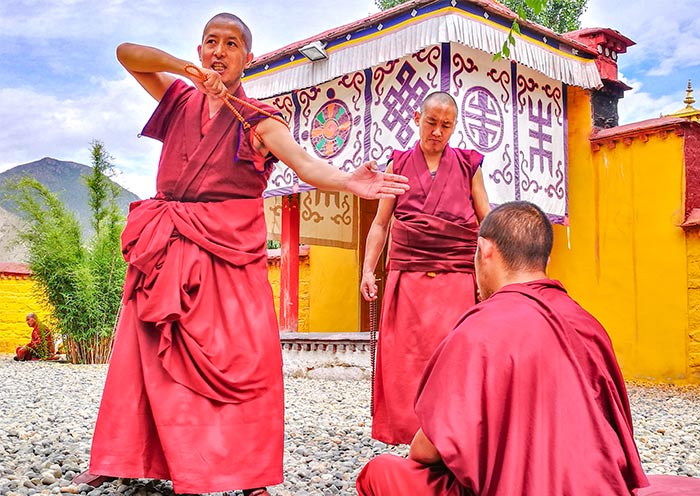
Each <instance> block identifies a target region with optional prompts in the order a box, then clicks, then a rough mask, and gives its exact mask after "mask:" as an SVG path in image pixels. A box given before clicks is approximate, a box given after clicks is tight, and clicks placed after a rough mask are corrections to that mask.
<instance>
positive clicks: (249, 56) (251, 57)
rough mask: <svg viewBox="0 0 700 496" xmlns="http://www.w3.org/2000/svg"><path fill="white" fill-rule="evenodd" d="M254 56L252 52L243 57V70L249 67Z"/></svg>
mask: <svg viewBox="0 0 700 496" xmlns="http://www.w3.org/2000/svg"><path fill="white" fill-rule="evenodd" d="M254 58H255V56H254V55H253V52H248V55H246V57H245V69H247V68H248V67H250V63H251V62H252V61H253V59H254Z"/></svg>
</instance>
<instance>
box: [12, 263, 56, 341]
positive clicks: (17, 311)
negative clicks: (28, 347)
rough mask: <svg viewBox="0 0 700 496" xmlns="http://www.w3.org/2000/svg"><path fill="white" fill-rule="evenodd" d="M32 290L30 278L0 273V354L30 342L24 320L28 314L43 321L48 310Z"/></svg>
mask: <svg viewBox="0 0 700 496" xmlns="http://www.w3.org/2000/svg"><path fill="white" fill-rule="evenodd" d="M35 290H36V285H35V283H34V281H33V280H32V279H31V278H30V277H23V276H14V275H2V276H0V309H2V310H1V311H0V353H12V354H14V352H15V348H17V347H18V346H22V345H25V344H27V343H28V342H29V341H30V339H31V333H32V330H31V328H30V327H28V326H27V323H26V322H25V317H26V316H27V314H28V313H30V312H35V313H36V314H37V315H38V316H39V319H41V320H47V316H48V315H49V314H50V312H49V310H48V309H47V305H46V303H45V302H44V301H42V300H41V299H39V298H37V296H36V294H35Z"/></svg>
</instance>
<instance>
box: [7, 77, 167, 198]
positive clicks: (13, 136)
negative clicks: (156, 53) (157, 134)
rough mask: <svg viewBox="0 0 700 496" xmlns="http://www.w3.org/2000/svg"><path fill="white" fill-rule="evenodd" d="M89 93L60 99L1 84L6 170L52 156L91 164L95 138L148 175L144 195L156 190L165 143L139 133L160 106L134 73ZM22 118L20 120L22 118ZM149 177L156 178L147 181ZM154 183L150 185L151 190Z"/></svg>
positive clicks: (129, 167)
mask: <svg viewBox="0 0 700 496" xmlns="http://www.w3.org/2000/svg"><path fill="white" fill-rule="evenodd" d="M94 88H95V92H94V93H91V94H89V95H86V96H83V97H79V98H71V99H63V100H62V99H59V98H57V97H54V96H51V95H46V94H41V93H37V92H34V91H31V90H26V89H17V88H4V89H3V88H0V100H1V101H3V102H5V103H4V104H3V105H2V106H0V122H3V126H2V128H0V150H2V155H1V156H0V170H6V169H8V168H10V167H14V166H16V165H19V164H23V163H27V162H32V161H34V160H39V159H41V158H43V157H46V156H49V157H53V158H57V159H59V160H69V161H75V162H79V163H83V164H89V163H90V142H91V141H92V140H95V139H96V140H99V141H102V142H103V143H104V145H105V147H106V149H107V151H108V152H109V153H110V155H112V156H113V158H114V160H113V162H114V165H115V166H116V167H117V168H119V169H121V170H122V171H124V173H125V174H132V175H133V174H135V173H136V172H135V171H142V172H139V175H140V176H142V180H141V182H140V183H137V182H134V184H139V185H140V186H139V188H138V189H134V190H132V191H133V192H134V193H136V194H138V195H139V196H148V195H151V194H152V192H149V193H146V191H150V189H152V190H154V189H155V176H154V174H155V169H156V166H157V163H158V162H157V161H158V151H159V149H160V144H159V143H157V142H155V141H153V140H150V139H147V138H142V139H138V138H137V135H138V133H139V132H140V130H141V129H142V127H143V125H144V124H145V123H146V121H147V120H148V117H149V116H150V114H151V112H152V111H153V109H154V108H155V106H156V102H155V100H153V99H152V98H151V97H150V96H148V95H147V94H146V93H145V92H144V91H143V90H142V89H141V87H140V86H138V84H137V83H136V82H135V81H133V80H132V79H131V78H130V77H128V78H125V79H122V80H120V81H97V82H96V83H95V85H94ZM18 117H19V118H18ZM146 177H150V180H148V181H146ZM149 185H150V189H149Z"/></svg>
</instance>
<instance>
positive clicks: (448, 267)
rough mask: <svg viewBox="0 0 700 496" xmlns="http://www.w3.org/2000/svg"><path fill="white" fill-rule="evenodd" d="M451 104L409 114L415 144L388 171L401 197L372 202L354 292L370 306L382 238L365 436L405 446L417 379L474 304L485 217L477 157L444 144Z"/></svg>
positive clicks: (431, 103) (451, 121)
mask: <svg viewBox="0 0 700 496" xmlns="http://www.w3.org/2000/svg"><path fill="white" fill-rule="evenodd" d="M456 119H457V104H456V103H455V101H454V99H453V98H452V96H450V95H449V94H448V93H444V92H436V93H432V94H430V95H428V97H427V98H426V99H425V100H424V101H423V103H422V105H421V107H420V110H419V111H417V112H416V113H415V122H416V125H417V126H418V129H419V136H420V139H419V142H418V143H417V144H416V145H415V146H414V147H413V148H412V149H410V150H407V151H395V152H393V154H392V157H391V161H390V164H389V168H388V169H387V170H393V172H394V173H397V174H402V175H404V176H406V177H408V178H409V184H410V186H411V189H410V191H409V192H408V193H407V194H405V195H403V196H401V197H398V198H390V199H383V200H380V202H379V207H378V209H377V214H376V216H375V218H374V221H373V222H372V226H371V227H370V230H369V233H368V235H367V244H366V250H365V259H364V263H363V267H362V282H361V283H360V292H361V293H362V296H363V297H364V298H365V299H366V300H368V301H371V300H374V299H376V298H377V285H376V283H375V276H374V270H375V268H376V265H377V261H378V259H379V256H380V255H381V252H382V250H383V249H384V245H385V244H386V240H387V235H388V233H389V230H391V245H390V248H389V262H388V276H387V281H386V286H385V291H384V298H383V301H382V310H381V320H380V325H379V345H378V353H377V365H376V367H377V368H376V375H375V382H374V401H373V404H374V411H373V412H372V437H374V438H375V439H378V440H380V441H383V442H385V443H388V444H409V443H410V442H411V440H412V439H413V435H414V434H415V433H416V431H417V430H418V419H417V418H416V415H415V413H414V412H413V399H414V398H415V396H416V391H417V389H418V381H419V379H420V376H421V373H422V372H423V369H424V368H425V365H426V364H427V363H428V359H429V358H430V356H431V355H432V354H433V351H435V348H437V346H438V344H439V343H440V342H441V341H442V339H443V338H444V337H445V336H446V335H447V332H448V331H450V330H451V329H452V328H453V327H454V324H455V323H456V322H457V319H458V318H459V317H460V316H461V315H462V314H463V313H464V312H465V311H466V310H467V309H468V308H470V307H471V306H472V305H474V303H475V302H476V290H475V288H476V284H475V280H474V250H475V248H476V238H477V231H478V222H479V221H481V219H483V218H484V216H485V215H486V213H487V212H488V210H489V202H488V197H487V195H486V190H485V189H484V181H483V177H482V172H481V167H480V166H481V162H482V160H483V156H482V155H481V154H480V153H478V152H476V151H472V150H462V149H458V148H451V147H450V146H449V145H448V141H449V139H450V136H452V133H453V132H454V129H455V122H456Z"/></svg>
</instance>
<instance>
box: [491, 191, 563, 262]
mask: <svg viewBox="0 0 700 496" xmlns="http://www.w3.org/2000/svg"><path fill="white" fill-rule="evenodd" d="M479 237H482V238H486V239H489V240H491V241H492V242H493V243H494V244H495V245H496V248H498V251H499V252H500V253H501V257H502V258H503V261H504V263H505V265H506V268H507V269H508V270H510V271H512V272H516V271H522V270H528V271H544V270H545V269H546V267H547V262H548V261H549V255H550V253H551V252H552V244H553V240H554V234H553V232H552V224H551V222H550V221H549V219H548V218H547V216H546V215H545V213H544V212H543V211H542V210H541V209H540V208H539V207H538V206H537V205H535V204H533V203H530V202H526V201H514V202H509V203H504V204H503V205H499V206H498V207H496V208H494V209H493V210H491V212H489V214H488V215H487V216H486V217H485V218H484V220H483V222H482V223H481V226H480V227H479Z"/></svg>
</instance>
